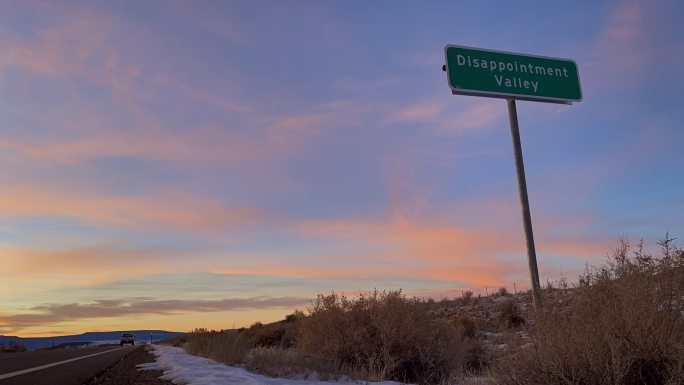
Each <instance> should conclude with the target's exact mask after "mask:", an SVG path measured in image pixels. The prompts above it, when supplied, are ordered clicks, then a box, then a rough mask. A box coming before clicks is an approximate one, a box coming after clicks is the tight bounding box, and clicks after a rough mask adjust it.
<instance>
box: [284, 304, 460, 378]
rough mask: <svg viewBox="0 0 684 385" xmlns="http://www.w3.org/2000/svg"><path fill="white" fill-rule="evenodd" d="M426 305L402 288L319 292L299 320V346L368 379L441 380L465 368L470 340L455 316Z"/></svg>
mask: <svg viewBox="0 0 684 385" xmlns="http://www.w3.org/2000/svg"><path fill="white" fill-rule="evenodd" d="M426 310H427V308H426V305H425V303H424V302H423V301H422V300H419V299H415V298H413V299H410V298H406V297H405V296H403V295H402V294H401V292H400V291H390V292H382V293H379V292H377V291H375V292H374V293H371V294H369V295H360V296H359V297H357V298H354V299H348V298H346V297H344V296H340V295H337V294H334V293H333V294H330V295H327V296H323V295H319V296H318V298H317V299H316V300H315V301H314V302H313V304H312V307H311V308H310V315H309V316H308V317H306V318H304V319H303V320H302V321H301V323H300V328H299V335H298V340H297V349H298V350H299V351H300V352H302V353H304V354H306V355H309V356H312V357H316V358H318V359H322V360H328V361H329V362H333V363H336V364H337V365H338V366H339V367H340V368H342V367H346V368H347V371H348V372H350V374H351V375H352V376H359V377H360V378H361V379H365V380H371V381H379V380H385V379H393V380H397V381H408V382H418V383H442V382H444V381H446V380H448V379H450V378H452V377H454V376H455V375H457V374H458V373H460V372H461V370H462V368H463V367H464V364H465V361H466V356H467V351H468V343H467V342H466V341H465V340H464V338H463V336H462V335H461V334H459V332H458V330H457V328H456V327H455V325H454V323H453V322H447V321H446V320H442V319H435V318H434V317H431V316H430V315H429V314H428V312H427V311H426Z"/></svg>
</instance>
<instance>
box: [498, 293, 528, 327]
mask: <svg viewBox="0 0 684 385" xmlns="http://www.w3.org/2000/svg"><path fill="white" fill-rule="evenodd" d="M496 311H497V313H498V317H497V318H498V321H499V324H500V325H501V326H503V327H505V328H509V329H510V328H515V327H518V326H520V325H522V324H524V323H525V319H524V318H523V317H522V314H521V313H520V309H519V308H518V303H517V301H516V300H515V299H509V300H507V301H504V302H501V303H498V304H497V305H496Z"/></svg>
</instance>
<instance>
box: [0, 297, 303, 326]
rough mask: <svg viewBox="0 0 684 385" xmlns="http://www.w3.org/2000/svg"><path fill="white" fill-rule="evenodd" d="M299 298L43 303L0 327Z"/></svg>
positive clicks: (0, 317) (283, 305) (259, 305)
mask: <svg viewBox="0 0 684 385" xmlns="http://www.w3.org/2000/svg"><path fill="white" fill-rule="evenodd" d="M307 301H308V299H305V298H296V297H251V298H224V299H218V300H159V299H107V300H97V301H95V302H92V303H80V304H79V303H64V304H42V305H39V306H34V307H32V308H31V309H28V310H30V312H27V313H15V314H2V313H0V328H2V329H5V330H15V331H16V330H21V329H25V328H28V327H35V326H41V327H50V326H52V325H56V324H60V323H64V322H74V321H79V320H84V319H92V318H118V317H128V316H140V315H149V314H163V315H171V314H179V313H181V314H182V313H207V312H209V313H210V312H223V311H238V310H247V309H291V308H295V307H297V306H302V305H304V304H306V303H307Z"/></svg>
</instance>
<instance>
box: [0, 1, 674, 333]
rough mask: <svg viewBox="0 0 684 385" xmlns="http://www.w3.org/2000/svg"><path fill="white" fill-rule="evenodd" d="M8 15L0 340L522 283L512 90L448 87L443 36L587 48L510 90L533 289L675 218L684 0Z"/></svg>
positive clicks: (532, 49) (16, 8) (8, 5)
mask: <svg viewBox="0 0 684 385" xmlns="http://www.w3.org/2000/svg"><path fill="white" fill-rule="evenodd" d="M2 9H3V11H2V12H1V13H0V175H1V177H0V304H2V305H1V306H0V334H5V335H19V336H25V337H27V336H46V335H64V334H72V333H80V332H84V331H105V330H131V329H167V330H174V331H188V330H191V329H193V328H196V327H206V328H210V329H212V328H213V329H222V328H232V327H239V326H249V325H250V324H252V323H253V322H255V321H261V322H270V321H275V320H278V319H282V318H283V317H284V316H285V315H286V314H289V313H292V312H293V311H294V310H295V309H302V310H305V309H306V307H307V306H308V304H310V300H311V299H312V298H314V297H315V296H316V295H317V294H319V293H322V294H327V293H330V292H333V291H334V292H336V293H345V294H347V295H350V296H353V295H355V294H356V293H359V292H365V291H369V290H373V289H374V288H377V289H378V290H397V289H402V291H403V292H404V293H406V294H407V295H412V296H413V295H415V296H420V297H426V298H427V297H431V298H435V299H440V298H444V297H448V298H453V297H456V296H460V295H461V293H462V291H463V290H472V291H474V292H475V293H482V294H486V293H487V292H491V291H492V290H496V289H498V288H499V287H506V288H508V290H509V291H513V290H526V289H528V288H529V286H530V285H529V272H528V270H527V256H526V249H525V238H524V233H523V229H522V219H521V210H520V202H519V196H518V190H517V188H518V187H517V182H516V176H515V166H514V158H513V150H512V144H511V135H510V130H509V126H508V115H507V110H506V101H505V100H502V99H494V98H483V97H472V96H457V95H452V94H451V91H450V89H449V86H448V84H447V79H446V74H445V72H442V70H441V67H442V65H443V64H444V60H445V59H444V47H445V46H446V45H447V44H456V45H464V46H471V47H480V48H485V49H494V50H501V51H511V52H521V53H527V54H534V55H540V56H549V57H559V58H568V59H572V60H574V61H575V62H577V64H578V68H579V76H580V81H581V86H582V92H583V100H582V101H581V102H579V103H575V104H573V105H570V106H569V105H559V104H550V103H539V102H527V101H520V102H518V103H517V107H518V117H519V123H520V132H521V137H522V146H523V155H524V160H525V170H526V176H527V186H528V193H529V199H530V206H531V214H532V223H533V226H534V235H535V241H536V248H537V256H538V263H539V274H540V277H541V280H542V282H543V283H545V282H546V280H547V279H548V280H550V281H555V280H558V279H560V278H561V277H567V278H569V279H572V278H574V277H576V276H577V274H578V273H579V272H581V271H583V270H584V268H585V266H586V265H592V266H595V265H600V264H601V263H603V262H604V260H605V256H606V255H607V254H608V253H609V252H610V250H611V247H614V246H615V244H616V241H617V240H618V238H620V237H625V238H626V239H628V240H630V241H631V242H632V243H636V242H638V241H639V239H644V240H645V242H646V245H647V247H656V242H657V240H658V239H659V238H663V237H664V236H665V234H666V232H669V234H670V236H672V237H677V236H684V216H683V215H682V212H684V199H683V197H684V179H682V178H681V170H682V168H683V166H684V156H683V155H682V143H684V130H682V129H681V122H682V121H684V109H683V108H681V100H682V98H681V88H682V87H684V74H683V72H684V29H683V28H684V27H682V23H681V20H680V19H681V17H680V16H681V15H682V14H684V3H682V2H680V1H676V0H672V1H658V2H648V1H604V2H596V1H575V2H572V4H570V3H567V2H564V3H557V2H553V1H551V2H541V1H539V2H533V1H522V2H510V3H509V2H497V1H478V2H460V1H444V2H441V1H433V2H415V1H373V2H367V1H263V0H259V1H231V2H226V1H192V2H190V1H187V2H186V1H144V2H140V1H117V2H104V1H96V2H92V1H88V2H72V1H68V2H50V1H46V2H33V1H27V2H12V1H9V2H5V3H4V5H2ZM514 285H515V286H514ZM514 288H515V289H514Z"/></svg>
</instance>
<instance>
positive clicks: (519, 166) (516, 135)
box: [506, 99, 542, 309]
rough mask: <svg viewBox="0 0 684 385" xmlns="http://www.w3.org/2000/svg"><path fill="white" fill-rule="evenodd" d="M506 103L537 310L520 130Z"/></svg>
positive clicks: (536, 280)
mask: <svg viewBox="0 0 684 385" xmlns="http://www.w3.org/2000/svg"><path fill="white" fill-rule="evenodd" d="M506 102H507V103H508V120H509V122H510V125H511V137H512V138H513V155H514V156H515V172H516V174H517V176H518V192H519V193H520V206H521V207H522V215H523V227H524V228H525V240H526V242H527V262H528V264H529V267H530V280H531V281H532V297H533V298H534V305H535V307H536V308H537V309H540V308H541V304H542V302H541V292H540V286H539V270H538V269H537V253H536V251H535V249H534V235H533V234H532V217H531V215H530V202H529V200H528V198H527V182H526V181H525V166H524V165H523V155H522V145H521V144H520V130H519V129H518V112H517V110H516V108H515V100H514V99H506Z"/></svg>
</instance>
